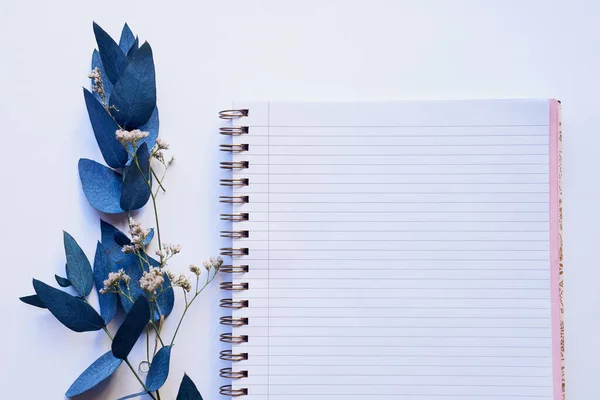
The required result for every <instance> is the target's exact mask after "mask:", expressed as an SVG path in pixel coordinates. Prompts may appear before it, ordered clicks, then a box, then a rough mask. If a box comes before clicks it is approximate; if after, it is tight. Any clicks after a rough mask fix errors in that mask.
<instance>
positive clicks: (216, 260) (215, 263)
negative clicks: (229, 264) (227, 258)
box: [204, 257, 223, 271]
mask: <svg viewBox="0 0 600 400" xmlns="http://www.w3.org/2000/svg"><path fill="white" fill-rule="evenodd" d="M222 265H223V259H222V258H221V257H211V258H210V259H209V260H208V261H204V268H206V270H207V271H210V270H211V268H214V269H215V270H216V271H218V270H219V268H221V266H222Z"/></svg>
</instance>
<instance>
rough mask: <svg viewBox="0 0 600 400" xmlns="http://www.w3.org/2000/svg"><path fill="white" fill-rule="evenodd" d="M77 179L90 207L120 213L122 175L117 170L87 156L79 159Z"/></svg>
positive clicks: (110, 212) (121, 210) (109, 212)
mask: <svg viewBox="0 0 600 400" xmlns="http://www.w3.org/2000/svg"><path fill="white" fill-rule="evenodd" d="M79 179H81V186H82V188H83V193H85V197H86V198H87V200H88V202H89V203H90V205H91V206H92V207H94V208H95V209H96V210H98V211H102V212H105V213H107V214H118V213H122V212H123V209H121V207H120V205H119V204H120V201H121V189H122V187H123V177H122V176H121V174H119V173H118V172H116V171H114V170H112V169H110V168H108V167H105V166H104V165H102V164H99V163H97V162H96V161H93V160H88V159H87V158H81V159H79Z"/></svg>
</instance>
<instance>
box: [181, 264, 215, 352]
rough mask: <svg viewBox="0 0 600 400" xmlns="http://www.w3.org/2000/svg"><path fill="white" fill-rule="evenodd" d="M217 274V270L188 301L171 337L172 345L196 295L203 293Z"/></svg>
mask: <svg viewBox="0 0 600 400" xmlns="http://www.w3.org/2000/svg"><path fill="white" fill-rule="evenodd" d="M216 276H217V273H216V272H215V274H214V275H213V276H212V278H210V280H208V279H207V280H206V283H205V284H204V286H202V288H201V289H200V290H199V291H196V294H195V295H194V297H192V299H191V300H190V302H189V303H188V302H187V301H186V305H185V308H184V310H183V313H182V314H181V318H180V319H179V323H178V324H177V328H175V333H174V334H173V338H172V339H171V344H170V346H173V343H174V342H175V337H177V333H178V332H179V328H180V327H181V323H182V322H183V318H184V317H185V314H186V313H187V310H188V309H189V308H190V306H191V305H192V303H193V302H194V300H196V297H198V295H199V294H200V293H202V291H203V290H204V288H205V287H207V286H208V284H209V283H211V282H212V281H213V279H215V277H216Z"/></svg>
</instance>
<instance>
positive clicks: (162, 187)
mask: <svg viewBox="0 0 600 400" xmlns="http://www.w3.org/2000/svg"><path fill="white" fill-rule="evenodd" d="M150 171H151V172H152V175H154V178H156V182H158V186H159V187H160V188H161V189H162V191H163V192H166V191H167V189H165V188H164V186H163V185H162V180H161V179H160V178H159V177H158V175H156V171H154V168H152V167H150ZM163 176H164V175H163Z"/></svg>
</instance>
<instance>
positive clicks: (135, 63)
mask: <svg viewBox="0 0 600 400" xmlns="http://www.w3.org/2000/svg"><path fill="white" fill-rule="evenodd" d="M100 54H101V55H102V52H100ZM121 54H122V52H121ZM102 61H103V63H104V58H102ZM104 67H105V68H107V66H106V64H105V65H104ZM107 73H108V71H107ZM109 104H110V108H109V109H110V112H111V113H112V115H113V116H114V117H115V120H116V121H117V122H118V124H119V125H120V126H122V127H123V129H126V130H132V129H137V128H139V127H140V126H142V125H144V124H145V123H146V122H148V120H149V119H150V116H151V115H152V112H153V111H154V108H155V107H156V77H155V71H154V59H153V58H152V49H151V48H150V45H149V44H148V42H145V43H144V44H143V45H142V46H141V47H140V49H139V50H138V51H137V52H136V53H135V55H134V56H133V58H132V59H131V61H130V62H129V64H128V65H127V68H125V70H124V71H123V74H122V75H121V76H120V78H119V80H118V81H117V82H116V83H115V86H114V88H113V92H112V94H111V96H110V103H109Z"/></svg>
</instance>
